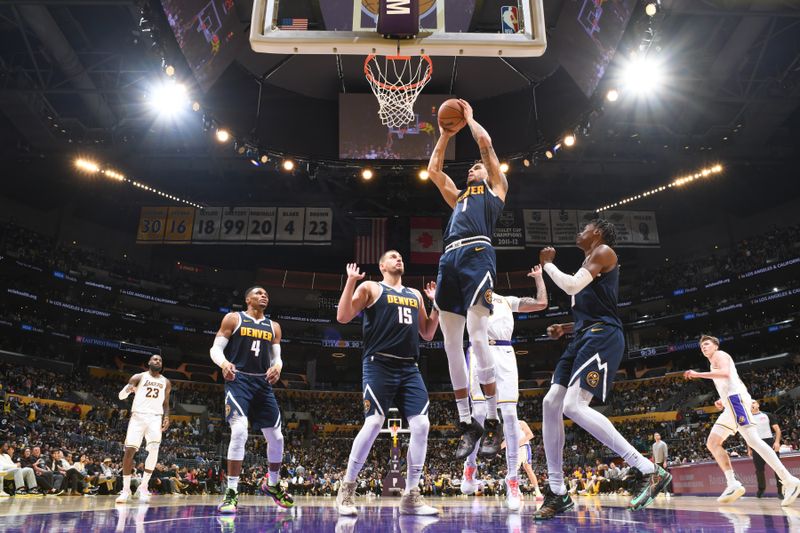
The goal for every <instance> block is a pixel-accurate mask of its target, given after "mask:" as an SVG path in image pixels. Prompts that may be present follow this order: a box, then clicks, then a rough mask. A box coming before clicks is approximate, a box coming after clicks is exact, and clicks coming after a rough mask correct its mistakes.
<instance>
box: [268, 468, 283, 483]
mask: <svg viewBox="0 0 800 533" xmlns="http://www.w3.org/2000/svg"><path fill="white" fill-rule="evenodd" d="M279 479H280V471H279V470H270V471H269V485H270V486H272V487H274V486H275V485H277V484H278V480H279Z"/></svg>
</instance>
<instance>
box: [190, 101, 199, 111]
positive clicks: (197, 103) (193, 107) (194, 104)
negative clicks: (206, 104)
mask: <svg viewBox="0 0 800 533" xmlns="http://www.w3.org/2000/svg"><path fill="white" fill-rule="evenodd" d="M192 111H200V102H194V103H193V104H192Z"/></svg>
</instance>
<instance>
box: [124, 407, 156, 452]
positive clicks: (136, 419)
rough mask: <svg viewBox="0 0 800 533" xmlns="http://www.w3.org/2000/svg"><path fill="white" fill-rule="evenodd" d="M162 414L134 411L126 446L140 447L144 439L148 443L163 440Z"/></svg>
mask: <svg viewBox="0 0 800 533" xmlns="http://www.w3.org/2000/svg"><path fill="white" fill-rule="evenodd" d="M162 420H163V419H162V416H161V415H154V414H149V413H132V414H131V419H130V420H129V421H128V433H127V434H126V435H125V446H126V447H128V448H136V449H137V450H138V449H139V446H141V445H142V439H144V440H145V443H147V444H153V443H158V442H161V422H162Z"/></svg>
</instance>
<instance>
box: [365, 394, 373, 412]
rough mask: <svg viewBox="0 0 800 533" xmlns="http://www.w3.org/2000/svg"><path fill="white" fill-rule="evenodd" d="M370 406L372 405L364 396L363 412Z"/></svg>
mask: <svg viewBox="0 0 800 533" xmlns="http://www.w3.org/2000/svg"><path fill="white" fill-rule="evenodd" d="M371 406H372V404H371V403H370V402H369V400H367V399H366V398H365V399H364V412H365V413H369V408H370V407H371Z"/></svg>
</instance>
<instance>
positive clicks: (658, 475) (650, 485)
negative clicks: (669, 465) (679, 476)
mask: <svg viewBox="0 0 800 533" xmlns="http://www.w3.org/2000/svg"><path fill="white" fill-rule="evenodd" d="M654 466H655V467H656V469H655V471H653V473H652V474H643V473H642V471H641V470H639V469H638V468H635V467H632V468H631V469H630V472H629V474H628V477H629V478H630V477H632V478H633V488H632V490H631V494H632V497H631V502H630V504H629V505H628V509H630V510H631V511H638V510H639V509H644V508H645V507H647V506H648V505H650V504H651V503H653V500H654V499H655V497H656V496H658V494H659V493H660V492H661V491H663V490H664V489H666V488H667V486H669V483H670V481H672V474H670V473H669V472H667V471H666V470H664V469H663V468H662V467H660V466H659V465H654Z"/></svg>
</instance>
